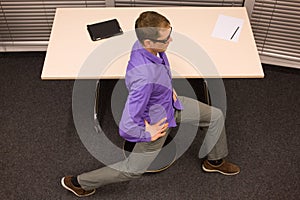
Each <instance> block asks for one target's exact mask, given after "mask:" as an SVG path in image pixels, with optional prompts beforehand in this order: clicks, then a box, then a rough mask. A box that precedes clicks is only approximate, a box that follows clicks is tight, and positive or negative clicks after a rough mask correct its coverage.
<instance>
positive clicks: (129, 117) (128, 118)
mask: <svg viewBox="0 0 300 200" xmlns="http://www.w3.org/2000/svg"><path fill="white" fill-rule="evenodd" d="M139 82H141V80H139ZM134 84H135V85H134V86H132V87H131V89H130V92H129V95H128V98H127V101H126V104H125V108H124V111H123V115H122V118H121V121H120V124H119V127H120V129H119V132H120V135H121V136H122V137H123V138H124V139H126V140H128V141H131V142H150V141H154V140H157V139H158V138H160V137H162V136H164V135H165V132H166V130H167V128H168V123H166V122H165V121H166V118H164V119H162V120H161V121H160V122H158V123H156V124H152V125H150V124H149V123H148V122H147V121H146V119H144V116H145V111H146V109H147V108H146V107H147V104H148V101H149V99H150V96H151V92H152V89H153V84H147V83H146V82H144V84H141V83H138V81H136V82H135V83H134ZM137 85H141V86H140V87H137Z"/></svg>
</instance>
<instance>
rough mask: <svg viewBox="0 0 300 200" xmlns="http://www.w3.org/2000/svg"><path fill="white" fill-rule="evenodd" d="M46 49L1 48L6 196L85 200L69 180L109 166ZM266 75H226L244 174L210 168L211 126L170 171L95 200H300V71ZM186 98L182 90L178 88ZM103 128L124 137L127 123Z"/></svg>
mask: <svg viewBox="0 0 300 200" xmlns="http://www.w3.org/2000/svg"><path fill="white" fill-rule="evenodd" d="M44 58H45V53H44V52H31V53H1V54H0V74H1V77H0V84H1V87H0V88H1V97H0V103H1V115H0V117H1V118H0V120H1V123H0V134H1V141H0V143H1V154H0V156H1V165H0V169H1V174H0V175H1V179H0V183H1V187H0V192H1V199H5V200H12V199H14V200H23V199H24V200H27V199H28V200H33V199H37V200H40V199H51V200H57V199H63V200H68V199H77V198H76V197H75V196H74V195H73V194H71V193H70V192H68V191H66V190H64V189H63V188H62V187H61V185H60V178H61V177H62V176H64V175H68V174H78V173H81V172H84V171H88V170H92V169H96V168H98V167H101V166H103V164H101V163H100V162H99V161H97V160H96V159H95V158H94V157H93V156H91V155H90V154H89V152H88V151H87V150H86V149H85V147H84V146H83V144H82V143H81V141H80V139H79V137H78V135H77V133H76V129H75V127H74V123H73V119H72V107H71V106H72V88H73V83H74V81H42V80H41V79H40V75H41V71H42V66H43V62H44ZM264 72H265V78H264V79H225V80H224V84H225V88H226V95H227V109H228V110H227V117H226V128H227V135H228V144H229V151H230V155H229V157H228V159H230V160H231V161H233V162H235V163H237V164H239V165H240V167H241V170H242V171H241V173H240V174H239V175H237V176H233V177H227V176H223V175H219V174H208V173H204V172H203V171H202V170H201V167H200V166H201V160H199V159H198V158H197V154H198V150H199V147H200V145H201V139H202V137H201V135H200V134H201V130H200V131H199V133H200V134H199V136H197V137H196V139H195V141H194V142H193V144H192V146H191V147H190V148H189V149H188V151H187V152H186V153H185V154H184V156H182V157H181V158H180V159H179V160H177V161H176V162H175V163H174V164H173V165H172V166H171V167H170V168H169V169H168V170H166V171H163V172H161V173H157V174H146V175H145V176H143V177H142V178H141V179H139V180H136V181H132V182H129V183H120V184H114V185H107V186H104V187H102V188H99V189H98V190H97V193H96V194H95V195H93V196H91V197H89V198H86V199H90V200H93V199H103V200H104V199H107V200H108V199H125V200H126V199H131V200H132V199H146V200H158V199H159V200H160V199H204V200H217V199H231V200H232V199H239V200H240V199H275V200H276V199H278V200H282V199H289V200H292V199H295V200H296V199H299V196H300V187H299V186H300V184H299V174H300V171H299V164H300V162H299V161H300V156H299V155H300V154H299V150H300V142H299V141H300V134H299V132H300V106H299V99H300V71H299V70H295V69H290V68H281V67H276V66H268V65H264ZM178 93H179V94H180V91H178ZM102 117H103V124H102V125H103V128H104V129H106V131H107V132H110V133H111V134H112V138H115V139H117V140H118V138H119V137H118V135H117V134H118V133H117V126H116V124H115V123H114V122H111V121H110V120H105V117H106V116H105V115H104V116H102Z"/></svg>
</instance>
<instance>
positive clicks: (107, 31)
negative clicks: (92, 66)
mask: <svg viewBox="0 0 300 200" xmlns="http://www.w3.org/2000/svg"><path fill="white" fill-rule="evenodd" d="M87 29H88V32H89V34H90V36H91V39H92V40H93V41H97V40H101V39H104V38H109V37H112V36H115V35H120V34H123V31H122V29H121V27H120V25H119V22H118V21H117V20H116V19H112V20H108V21H104V22H99V23H96V24H89V25H87Z"/></svg>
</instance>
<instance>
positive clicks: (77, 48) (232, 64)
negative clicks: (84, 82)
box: [41, 7, 264, 79]
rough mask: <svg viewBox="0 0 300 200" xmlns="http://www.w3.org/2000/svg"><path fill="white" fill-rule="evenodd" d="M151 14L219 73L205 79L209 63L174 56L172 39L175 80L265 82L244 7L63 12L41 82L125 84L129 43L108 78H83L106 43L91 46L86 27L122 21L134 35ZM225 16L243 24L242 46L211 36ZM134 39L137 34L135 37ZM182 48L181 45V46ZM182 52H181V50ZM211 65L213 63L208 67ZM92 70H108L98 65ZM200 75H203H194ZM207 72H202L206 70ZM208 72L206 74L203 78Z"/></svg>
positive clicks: (55, 26)
mask: <svg viewBox="0 0 300 200" xmlns="http://www.w3.org/2000/svg"><path fill="white" fill-rule="evenodd" d="M146 10H155V11H157V12H159V13H161V14H163V15H165V16H166V17H167V18H168V19H169V20H170V21H171V25H172V27H173V28H174V30H173V32H174V34H173V37H175V34H176V33H178V34H182V35H184V36H186V38H190V40H191V41H192V42H194V44H196V45H199V47H200V48H201V49H202V50H203V52H204V53H206V54H207V55H208V56H209V58H210V60H211V61H212V62H213V65H214V66H213V67H214V68H215V69H216V72H217V73H214V72H213V73H211V72H208V73H206V72H205V70H203V68H204V67H205V65H206V67H211V66H209V65H210V64H207V63H205V62H206V61H205V59H204V60H203V61H201V63H200V65H198V66H193V67H192V65H193V63H192V65H191V63H190V60H189V59H188V61H187V59H185V58H184V56H182V55H179V56H178V52H174V53H172V51H171V50H172V49H171V48H172V47H174V49H175V50H176V44H177V42H181V41H182V40H180V41H179V40H177V41H176V38H173V42H172V43H173V44H171V45H170V47H169V50H170V51H168V56H169V60H170V64H171V68H172V69H173V70H174V71H176V72H177V73H174V74H173V76H174V78H176V77H178V76H177V74H178V75H179V77H186V78H199V77H205V78H215V77H221V78H263V77H264V73H263V70H262V66H261V63H260V60H259V55H258V52H257V49H256V45H255V41H254V38H253V34H252V31H251V27H250V22H249V19H248V16H247V11H246V8H244V7H242V8H240V7H230V8H224V7H211V8H207V7H173V8H58V9H57V11H56V14H55V19H54V23H53V27H52V32H51V35H50V40H49V45H48V49H47V55H46V58H45V62H44V67H43V72H42V75H41V78H42V79H99V78H102V79H103V78H113V79H115V78H124V75H125V69H126V64H127V61H128V57H129V52H130V49H131V46H132V44H133V41H134V40H135V38H133V40H132V41H128V42H127V43H126V46H127V49H125V52H121V53H120V54H119V55H116V56H115V58H114V59H113V60H112V61H111V62H110V67H109V68H108V70H106V72H105V73H104V74H103V73H101V74H95V73H94V72H93V71H91V73H89V74H85V75H80V74H79V71H80V68H81V67H82V65H83V64H84V62H85V61H86V59H87V58H88V56H89V55H91V54H92V52H93V51H95V50H96V49H97V48H99V46H101V45H102V44H103V43H104V42H107V41H108V40H103V41H97V42H93V41H91V39H90V37H89V34H88V32H87V30H86V25H87V24H93V23H96V22H101V21H105V20H109V19H112V18H117V19H118V21H119V23H120V26H121V27H122V29H123V31H124V32H125V33H126V32H127V33H130V32H133V30H134V22H135V20H136V18H137V17H138V16H139V14H140V13H141V12H143V11H146ZM220 14H222V15H226V16H231V17H236V18H241V19H243V20H244V25H243V27H242V28H241V30H240V31H241V33H240V38H239V41H238V42H230V41H226V40H222V39H218V38H214V37H212V36H211V34H212V32H213V29H214V26H215V24H216V21H217V19H218V16H219V15H220ZM131 35H133V34H131ZM122 38H125V39H126V40H131V37H130V36H128V35H126V34H124V35H122V36H117V37H115V38H111V40H112V41H113V40H122ZM179 45H180V44H179ZM177 50H178V49H177ZM207 62H210V61H207ZM89 67H91V68H99V67H104V68H105V67H107V66H99V65H97V63H95V65H94V66H89ZM195 68H196V69H197V68H198V69H199V70H200V71H201V75H200V74H199V73H198V72H197V70H195ZM201 68H202V69H201ZM202 71H204V72H202Z"/></svg>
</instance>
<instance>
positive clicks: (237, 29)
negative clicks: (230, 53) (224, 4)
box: [212, 15, 244, 42]
mask: <svg viewBox="0 0 300 200" xmlns="http://www.w3.org/2000/svg"><path fill="white" fill-rule="evenodd" d="M243 24H244V20H243V19H240V18H236V17H230V16H226V15H219V17H218V20H217V22H216V25H215V27H214V30H213V32H212V37H216V38H220V39H224V40H228V41H232V42H238V40H239V37H240V33H241V30H242V27H243Z"/></svg>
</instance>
